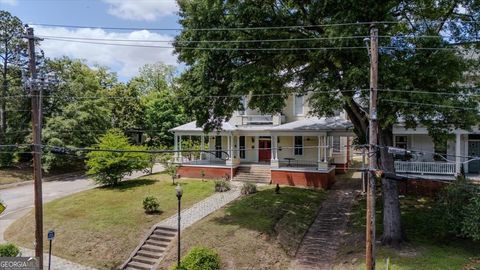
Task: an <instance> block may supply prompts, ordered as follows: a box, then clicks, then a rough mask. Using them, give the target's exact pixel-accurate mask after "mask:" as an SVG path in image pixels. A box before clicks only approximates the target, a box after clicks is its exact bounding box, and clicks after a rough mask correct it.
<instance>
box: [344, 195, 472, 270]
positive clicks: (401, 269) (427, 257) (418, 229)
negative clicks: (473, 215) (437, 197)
mask: <svg viewBox="0 0 480 270" xmlns="http://www.w3.org/2000/svg"><path fill="white" fill-rule="evenodd" d="M376 205H377V215H376V221H377V222H376V223H377V226H376V227H377V230H376V231H377V237H380V236H381V231H382V224H381V220H382V212H381V206H382V204H381V200H379V201H377V204H376ZM432 206H433V201H432V200H431V199H428V198H416V197H405V198H402V199H401V212H402V222H403V228H404V232H405V236H406V237H407V240H408V242H407V243H406V244H405V245H404V246H403V247H402V248H401V249H400V250H395V249H392V248H388V247H383V246H379V247H377V257H376V261H377V269H385V268H386V260H387V258H389V259H390V269H394V270H418V269H426V270H429V269H432V270H436V269H442V270H443V269H480V261H478V259H480V243H478V242H473V241H470V240H465V239H459V238H452V237H450V238H444V239H441V238H439V237H438V236H437V235H435V233H434V232H433V231H432V230H431V225H432V223H434V222H435V221H434V220H431V219H430V217H431V215H430V211H431V208H432ZM350 222H351V224H352V225H353V226H352V227H351V229H352V232H353V233H357V234H358V233H360V234H362V235H363V232H364V229H365V200H361V201H360V202H359V204H358V205H357V206H356V207H355V209H354V213H353V215H352V218H351V221H350ZM359 240H360V241H357V245H351V246H349V247H345V250H344V252H345V253H346V254H348V253H350V254H352V253H353V254H354V255H353V257H356V258H357V260H356V261H357V262H358V263H357V264H355V266H352V268H351V269H363V267H364V264H363V263H360V262H363V252H364V249H363V245H364V242H363V240H364V238H362V237H360V238H359ZM467 265H468V266H469V267H471V268H469V267H466V266H467ZM475 267H476V268H475ZM347 269H350V268H347Z"/></svg>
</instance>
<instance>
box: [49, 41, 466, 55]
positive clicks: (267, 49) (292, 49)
mask: <svg viewBox="0 0 480 270" xmlns="http://www.w3.org/2000/svg"><path fill="white" fill-rule="evenodd" d="M45 40H54V41H60V42H71V43H82V44H95V45H107V46H123V47H136V48H152V49H186V50H201V51H265V52H275V51H309V50H314V51H318V50H355V49H365V47H364V46H332V47H277V48H225V47H188V46H157V45H143V44H125V43H109V42H96V41H85V40H73V39H62V38H45ZM447 45H448V44H447ZM452 46H458V44H452ZM379 48H380V49H382V50H389V51H394V50H402V51H417V50H418V51H424V50H434V51H435V50H440V51H458V49H457V48H448V47H408V46H404V47H393V46H383V47H379Z"/></svg>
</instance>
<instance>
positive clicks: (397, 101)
mask: <svg viewBox="0 0 480 270" xmlns="http://www.w3.org/2000/svg"><path fill="white" fill-rule="evenodd" d="M381 101H386V102H392V103H402V104H409V105H419V106H431V107H438V108H450V109H458V110H473V111H478V110H479V108H470V107H456V106H450V105H442V104H433V103H420V102H412V101H401V100H391V99H381Z"/></svg>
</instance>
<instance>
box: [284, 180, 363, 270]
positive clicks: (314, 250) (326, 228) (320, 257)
mask: <svg viewBox="0 0 480 270" xmlns="http://www.w3.org/2000/svg"><path fill="white" fill-rule="evenodd" d="M355 176H357V175H355ZM357 182H360V180H359V181H357ZM356 187H357V185H356V184H352V180H349V181H342V180H338V181H337V183H335V185H334V186H333V188H332V190H330V191H329V195H328V197H327V199H326V200H325V201H324V202H323V203H322V205H321V208H320V210H319V212H318V215H317V217H316V219H315V221H314V222H313V224H312V225H311V226H310V228H309V229H308V231H307V234H306V235H305V237H304V238H303V240H302V243H301V244H300V247H299V249H298V251H297V254H296V256H295V260H294V261H293V262H292V264H291V266H290V269H292V270H307V269H308V270H310V269H319V270H324V269H325V270H330V269H332V265H333V263H334V261H335V258H336V255H337V251H338V248H339V247H340V244H341V242H342V241H341V239H342V238H343V236H342V235H344V234H345V229H346V226H347V222H348V213H349V212H350V210H351V207H352V205H353V202H354V199H355V193H356V190H355V188H356Z"/></svg>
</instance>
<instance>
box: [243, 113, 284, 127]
mask: <svg viewBox="0 0 480 270" xmlns="http://www.w3.org/2000/svg"><path fill="white" fill-rule="evenodd" d="M239 118H240V125H242V126H243V125H280V124H282V123H284V122H285V116H284V115H269V114H254V115H239Z"/></svg>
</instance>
